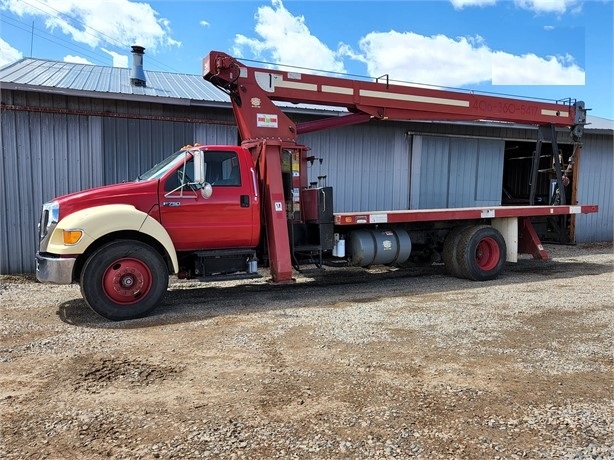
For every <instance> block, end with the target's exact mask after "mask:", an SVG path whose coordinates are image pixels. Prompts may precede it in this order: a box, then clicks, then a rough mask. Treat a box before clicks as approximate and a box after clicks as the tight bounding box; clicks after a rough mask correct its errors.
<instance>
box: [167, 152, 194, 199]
mask: <svg viewBox="0 0 614 460" xmlns="http://www.w3.org/2000/svg"><path fill="white" fill-rule="evenodd" d="M193 179H194V158H190V159H189V160H188V161H187V162H186V163H185V171H184V168H183V164H182V165H181V166H180V167H179V168H177V170H175V172H174V173H172V174H171V175H170V176H169V177H168V179H166V182H165V183H164V191H165V192H171V191H173V190H176V191H177V192H179V191H184V192H185V191H189V190H191V189H190V187H189V186H188V185H187V184H189V183H190V182H193ZM181 184H183V187H182V188H179V186H180V185H181Z"/></svg>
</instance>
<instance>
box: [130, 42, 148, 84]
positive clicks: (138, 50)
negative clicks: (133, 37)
mask: <svg viewBox="0 0 614 460" xmlns="http://www.w3.org/2000/svg"><path fill="white" fill-rule="evenodd" d="M144 54H145V48H143V47H142V46H138V45H134V46H132V73H131V74H130V84H131V85H132V86H147V81H146V80H145V71H144V70H143V55H144Z"/></svg>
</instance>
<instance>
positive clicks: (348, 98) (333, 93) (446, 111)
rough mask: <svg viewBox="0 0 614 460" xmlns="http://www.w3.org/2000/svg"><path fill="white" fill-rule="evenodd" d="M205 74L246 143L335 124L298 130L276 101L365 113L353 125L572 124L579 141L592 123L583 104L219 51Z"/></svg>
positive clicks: (207, 60)
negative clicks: (305, 68)
mask: <svg viewBox="0 0 614 460" xmlns="http://www.w3.org/2000/svg"><path fill="white" fill-rule="evenodd" d="M203 75H204V78H205V79H206V80H208V81H210V82H211V83H213V84H214V85H216V86H218V87H220V88H223V89H225V90H226V91H228V92H229V94H230V95H231V98H232V102H233V107H235V116H236V117H237V122H238V123H239V131H240V134H241V136H242V138H243V139H244V140H245V139H256V138H270V137H271V136H273V137H277V138H280V139H292V140H295V139H296V135H297V134H298V131H301V132H307V131H312V130H316V129H322V128H324V127H329V124H327V123H322V122H320V123H319V124H316V125H315V127H313V126H314V125H311V126H309V127H306V128H305V129H300V127H299V129H297V127H296V126H295V125H294V124H293V123H292V122H289V120H287V119H286V117H285V116H284V115H283V112H282V111H281V110H280V109H279V108H278V107H276V106H275V105H274V104H273V101H284V102H292V103H305V104H318V105H326V106H339V107H346V108H347V109H348V110H349V111H350V112H353V113H357V114H362V115H361V116H354V117H350V118H348V120H347V123H345V122H342V121H340V120H338V121H337V122H336V123H335V124H336V125H341V124H351V123H358V122H362V121H366V120H368V119H369V118H376V119H396V120H430V121H435V120H441V121H443V120H448V121H475V120H494V121H503V122H513V123H521V124H529V125H554V126H557V127H569V128H570V129H571V130H572V134H573V135H574V137H576V138H579V137H581V136H582V131H583V126H584V124H585V123H586V109H585V107H584V102H582V101H577V102H574V103H571V102H568V103H555V102H545V101H535V100H529V99H517V98H510V97H502V96H487V95H483V94H476V93H473V92H461V91H449V90H440V89H434V88H423V87H415V86H403V85H392V84H388V83H376V82H368V81H360V80H350V79H345V78H335V77H328V76H321V75H310V74H304V73H298V72H283V71H279V70H271V69H262V68H254V67H248V66H245V65H243V64H241V63H240V62H239V61H237V60H236V59H235V58H233V57H231V56H229V55H227V54H225V53H222V52H218V51H212V52H210V53H209V55H208V56H207V57H205V59H204V61H203ZM336 118H337V119H338V118H339V117H336ZM282 120H283V123H282Z"/></svg>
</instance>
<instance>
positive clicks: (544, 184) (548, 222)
mask: <svg viewBox="0 0 614 460" xmlns="http://www.w3.org/2000/svg"><path fill="white" fill-rule="evenodd" d="M558 150H559V159H560V162H561V171H562V172H563V174H564V175H566V176H567V177H568V179H569V184H568V185H567V186H566V187H564V193H565V203H566V204H574V203H576V186H575V183H576V180H575V179H576V177H577V171H576V170H575V169H574V168H573V158H572V156H573V154H574V146H573V144H563V143H558ZM534 152H535V142H534V141H533V142H530V141H514V140H510V141H506V142H505V154H504V161H503V192H502V197H501V204H502V205H504V206H505V205H528V204H529V195H530V189H531V168H532V164H533V155H534ZM554 165H555V161H554V157H553V155H552V148H551V144H550V143H544V144H543V145H542V151H541V155H540V159H539V166H538V174H537V181H536V188H535V190H536V191H535V205H536V206H540V205H541V206H548V205H552V204H559V203H560V201H559V199H558V197H557V195H556V193H557V187H556V172H555V167H554ZM565 172H567V174H565ZM532 221H533V226H534V227H535V231H536V232H537V234H538V235H539V237H540V239H541V240H542V241H543V242H551V243H561V244H566V243H570V242H573V241H574V233H575V232H574V228H573V223H574V222H573V219H570V218H569V216H555V217H540V218H533V219H532Z"/></svg>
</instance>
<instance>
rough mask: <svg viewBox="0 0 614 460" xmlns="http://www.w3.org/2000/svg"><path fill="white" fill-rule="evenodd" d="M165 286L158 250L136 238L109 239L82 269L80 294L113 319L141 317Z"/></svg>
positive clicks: (164, 273)
mask: <svg viewBox="0 0 614 460" xmlns="http://www.w3.org/2000/svg"><path fill="white" fill-rule="evenodd" d="M167 287H168V269H167V267H166V264H165V263H164V260H163V259H162V257H161V256H160V254H159V253H158V252H157V251H155V250H154V249H153V248H152V247H151V246H148V245H146V244H144V243H141V242H139V241H132V240H121V241H114V242H112V243H108V244H106V245H104V246H102V247H101V248H99V249H98V250H96V252H94V253H93V254H92V255H91V256H90V257H89V258H88V260H87V261H86V262H85V265H84V266H83V270H82V272H81V294H82V295H83V298H84V299H85V302H86V303H87V304H88V305H89V307H90V308H91V309H92V310H94V311H95V312H96V313H98V314H99V315H101V316H103V317H105V318H107V319H110V320H113V321H120V320H126V319H133V318H140V317H142V316H145V315H146V314H147V313H149V312H150V311H151V310H152V309H153V308H155V307H156V305H157V304H158V302H159V301H160V299H161V298H162V296H163V295H164V293H165V292H166V289H167Z"/></svg>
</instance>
